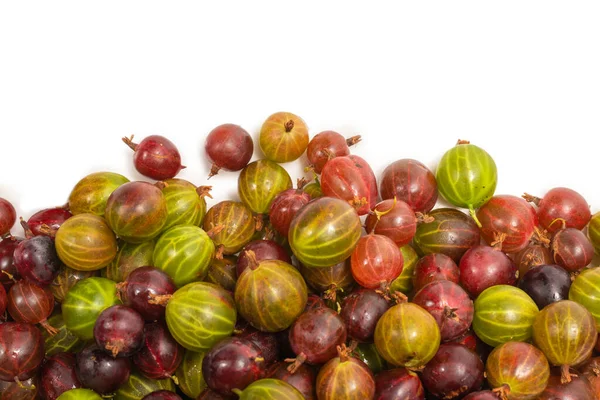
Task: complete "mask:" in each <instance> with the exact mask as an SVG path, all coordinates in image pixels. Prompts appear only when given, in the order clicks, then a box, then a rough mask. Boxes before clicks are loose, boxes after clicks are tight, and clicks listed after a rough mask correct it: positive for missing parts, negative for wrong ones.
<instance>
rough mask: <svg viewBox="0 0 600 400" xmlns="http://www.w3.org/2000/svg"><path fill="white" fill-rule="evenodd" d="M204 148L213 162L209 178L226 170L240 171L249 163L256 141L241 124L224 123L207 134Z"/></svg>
mask: <svg viewBox="0 0 600 400" xmlns="http://www.w3.org/2000/svg"><path fill="white" fill-rule="evenodd" d="M204 150H205V151H206V155H207V156H208V159H209V160H210V161H211V162H212V166H211V168H210V173H209V175H208V177H209V179H210V178H211V177H212V176H215V175H217V174H218V173H219V171H220V170H221V169H224V170H225V171H239V170H240V169H242V168H244V167H245V166H246V165H248V162H249V161H250V159H251V158H252V153H253V152H254V142H253V141H252V137H251V136H250V134H249V133H248V132H247V131H246V130H245V129H244V128H242V127H241V126H239V125H235V124H223V125H219V126H217V127H216V128H214V129H213V130H212V131H210V133H209V134H208V135H207V136H206V141H205V143H204Z"/></svg>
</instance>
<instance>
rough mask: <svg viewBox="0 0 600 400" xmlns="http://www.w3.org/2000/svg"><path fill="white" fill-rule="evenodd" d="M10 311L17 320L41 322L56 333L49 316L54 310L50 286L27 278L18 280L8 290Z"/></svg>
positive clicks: (33, 322)
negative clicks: (38, 283)
mask: <svg viewBox="0 0 600 400" xmlns="http://www.w3.org/2000/svg"><path fill="white" fill-rule="evenodd" d="M7 309H8V313H9V314H10V316H11V317H12V318H13V319H14V320H15V321H16V322H24V323H29V324H34V325H35V324H38V323H39V324H40V325H41V326H43V327H44V329H46V331H48V333H50V334H51V335H52V334H55V333H56V332H57V331H56V329H55V328H54V327H52V326H51V325H50V324H49V323H48V321H47V318H48V317H49V316H50V314H51V313H52V310H54V295H53V294H52V292H51V291H50V289H49V288H48V287H41V286H38V285H36V284H35V283H31V282H28V281H25V280H21V281H18V282H16V283H15V284H14V285H12V286H11V288H10V290H9V291H8V307H7Z"/></svg>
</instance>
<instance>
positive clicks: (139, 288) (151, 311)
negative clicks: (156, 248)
mask: <svg viewBox="0 0 600 400" xmlns="http://www.w3.org/2000/svg"><path fill="white" fill-rule="evenodd" d="M117 289H118V290H119V292H118V293H119V296H120V298H121V299H122V300H123V302H124V303H125V304H126V305H127V306H129V307H131V308H133V309H134V310H136V311H137V312H139V313H140V314H141V316H142V317H143V318H144V319H145V320H146V321H156V320H159V319H162V318H163V317H164V315H165V307H164V306H162V305H160V304H156V303H157V301H156V299H157V298H160V296H165V295H170V294H173V293H175V290H176V289H177V288H176V286H175V283H174V282H173V280H172V279H171V277H170V276H169V275H167V274H166V273H165V272H163V271H162V270H160V269H158V268H155V267H150V266H145V267H140V268H137V269H135V270H133V271H132V272H131V274H129V276H128V277H127V280H125V281H124V282H122V283H120V284H118V285H117Z"/></svg>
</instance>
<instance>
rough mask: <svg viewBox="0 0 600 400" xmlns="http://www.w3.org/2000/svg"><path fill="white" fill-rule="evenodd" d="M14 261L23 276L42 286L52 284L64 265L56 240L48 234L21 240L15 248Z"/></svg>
mask: <svg viewBox="0 0 600 400" xmlns="http://www.w3.org/2000/svg"><path fill="white" fill-rule="evenodd" d="M13 262H14V264H15V267H16V268H17V271H18V272H19V275H20V276H21V277H22V278H24V279H27V280H28V281H30V282H33V283H35V284H37V285H42V286H44V285H49V284H51V283H52V281H53V280H54V278H55V277H56V275H58V273H59V271H60V268H61V266H62V263H61V261H60V259H59V258H58V255H57V254H56V249H55V248H54V241H53V240H52V239H51V238H49V237H48V236H34V237H32V238H30V239H25V240H23V241H21V242H20V243H19V245H18V246H17V248H16V249H15V252H14V260H13Z"/></svg>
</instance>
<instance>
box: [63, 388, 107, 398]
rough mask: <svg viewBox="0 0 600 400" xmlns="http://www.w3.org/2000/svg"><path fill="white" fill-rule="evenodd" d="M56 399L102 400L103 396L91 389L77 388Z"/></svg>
mask: <svg viewBox="0 0 600 400" xmlns="http://www.w3.org/2000/svg"><path fill="white" fill-rule="evenodd" d="M56 400H102V396H100V395H99V394H98V393H96V392H94V391H93V390H91V389H83V388H77V389H71V390H67V391H66V392H64V393H63V394H61V395H60V396H58V398H57V399H56Z"/></svg>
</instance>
